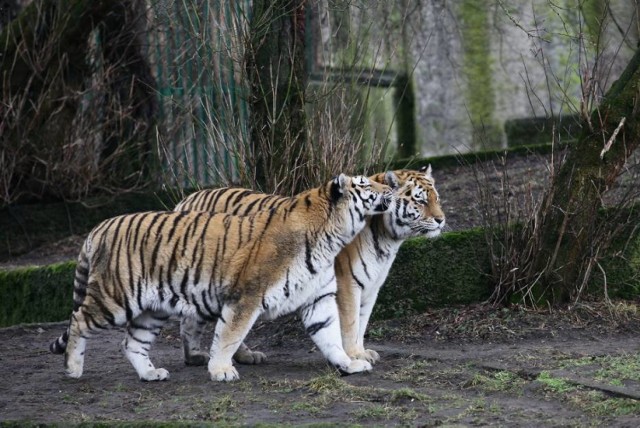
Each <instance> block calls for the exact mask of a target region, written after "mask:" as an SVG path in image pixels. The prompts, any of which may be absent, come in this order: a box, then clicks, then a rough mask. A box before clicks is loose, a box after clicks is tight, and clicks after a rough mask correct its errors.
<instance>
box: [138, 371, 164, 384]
mask: <svg viewBox="0 0 640 428" xmlns="http://www.w3.org/2000/svg"><path fill="white" fill-rule="evenodd" d="M167 379H169V371H167V370H166V369H152V370H149V371H147V372H146V373H143V374H141V375H140V380H142V381H145V382H156V381H159V380H167Z"/></svg>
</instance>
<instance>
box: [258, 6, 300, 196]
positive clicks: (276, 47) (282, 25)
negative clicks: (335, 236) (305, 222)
mask: <svg viewBox="0 0 640 428" xmlns="http://www.w3.org/2000/svg"><path fill="white" fill-rule="evenodd" d="M250 34H251V45H250V47H249V49H248V50H247V56H248V57H247V71H248V75H249V79H250V82H251V97H252V98H251V111H252V120H251V123H252V131H251V137H252V142H253V151H254V162H255V165H254V168H255V170H256V181H257V184H258V186H259V187H261V188H262V190H264V191H267V192H280V193H282V192H287V193H295V192H298V191H300V190H302V189H304V188H305V187H306V186H307V182H306V181H305V179H304V175H303V172H304V169H305V168H304V167H305V165H306V163H307V158H308V156H307V153H305V140H306V115H305V111H304V89H305V84H306V70H305V58H304V39H305V0H274V1H269V0H255V1H254V2H253V16H252V19H251V30H250Z"/></svg>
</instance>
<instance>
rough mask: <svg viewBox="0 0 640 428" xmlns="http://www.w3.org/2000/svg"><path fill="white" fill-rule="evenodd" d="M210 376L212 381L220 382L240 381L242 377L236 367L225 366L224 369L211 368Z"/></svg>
mask: <svg viewBox="0 0 640 428" xmlns="http://www.w3.org/2000/svg"><path fill="white" fill-rule="evenodd" d="M209 375H210V376H211V380H214V381H218V382H231V381H234V380H238V379H240V375H239V374H238V371H237V370H236V368H235V367H233V366H232V365H230V366H223V367H213V368H212V367H209Z"/></svg>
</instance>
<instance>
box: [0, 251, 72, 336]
mask: <svg viewBox="0 0 640 428" xmlns="http://www.w3.org/2000/svg"><path fill="white" fill-rule="evenodd" d="M75 266H76V263H75V262H67V263H59V264H55V265H50V266H44V267H24V268H19V269H13V270H10V271H2V270H0V296H2V298H1V299H0V327H5V326H9V325H13V324H20V323H33V322H47V321H61V320H64V319H69V315H70V314H71V309H72V306H73V300H72V299H73V277H74V270H75Z"/></svg>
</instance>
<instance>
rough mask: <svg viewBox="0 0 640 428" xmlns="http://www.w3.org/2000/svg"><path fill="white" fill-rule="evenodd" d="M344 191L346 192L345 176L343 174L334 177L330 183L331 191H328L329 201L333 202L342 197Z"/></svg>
mask: <svg viewBox="0 0 640 428" xmlns="http://www.w3.org/2000/svg"><path fill="white" fill-rule="evenodd" d="M346 190H347V176H346V175H344V174H340V175H339V176H337V177H335V178H334V179H333V180H332V181H331V191H330V195H331V200H332V201H334V202H335V201H337V200H338V199H340V198H341V197H342V195H344V193H345V191H346Z"/></svg>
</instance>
